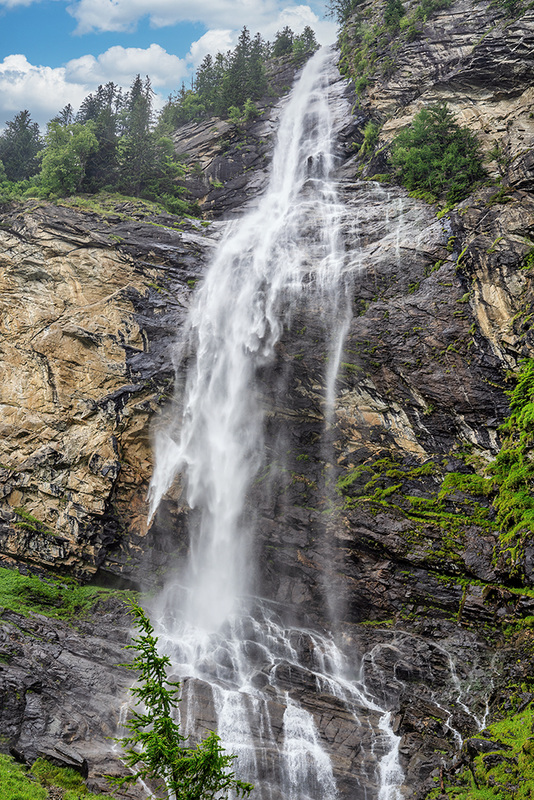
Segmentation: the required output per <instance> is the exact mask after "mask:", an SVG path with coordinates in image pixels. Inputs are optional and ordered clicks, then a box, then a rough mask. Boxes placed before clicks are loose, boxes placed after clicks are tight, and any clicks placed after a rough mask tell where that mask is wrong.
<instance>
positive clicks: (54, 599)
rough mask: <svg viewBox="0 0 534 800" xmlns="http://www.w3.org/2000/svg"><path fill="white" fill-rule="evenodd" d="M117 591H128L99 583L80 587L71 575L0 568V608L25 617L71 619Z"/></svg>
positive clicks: (118, 592)
mask: <svg viewBox="0 0 534 800" xmlns="http://www.w3.org/2000/svg"><path fill="white" fill-rule="evenodd" d="M117 594H121V595H126V594H127V593H125V592H120V591H119V590H116V589H103V588H100V587H98V586H80V585H79V584H78V583H76V582H75V581H73V580H72V579H70V578H65V579H58V578H54V577H49V576H47V577H46V579H44V578H39V577H36V576H35V575H21V574H20V573H19V572H17V571H16V570H12V569H3V568H0V607H3V608H4V609H8V610H10V611H15V612H16V613H17V614H23V615H24V616H30V615H31V614H43V615H45V616H47V617H54V618H56V619H66V620H70V619H74V618H77V617H80V616H83V615H84V614H86V613H88V612H89V611H90V610H91V608H93V606H94V605H95V603H96V602H97V601H98V600H105V599H106V598H108V597H110V596H112V595H117Z"/></svg>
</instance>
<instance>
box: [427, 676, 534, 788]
mask: <svg viewBox="0 0 534 800" xmlns="http://www.w3.org/2000/svg"><path fill="white" fill-rule="evenodd" d="M533 688H534V687H533V686H532V683H531V682H529V683H525V684H522V685H520V686H515V687H509V688H508V692H510V694H509V696H508V699H507V701H506V703H505V705H506V710H505V709H504V708H503V707H501V708H500V709H498V710H497V711H496V713H495V717H496V721H495V722H493V723H492V724H490V725H488V726H487V727H486V728H485V729H484V730H483V731H481V733H480V734H478V735H477V736H476V737H475V738H474V739H471V740H469V741H468V742H467V743H466V744H465V745H464V748H463V752H462V755H463V766H461V767H460V769H458V770H457V771H456V772H455V773H453V772H452V771H449V772H447V773H445V774H444V776H442V782H443V785H442V787H440V788H436V789H433V790H432V791H431V792H430V793H429V794H428V795H427V800H437V798H443V797H450V798H456V800H530V798H531V797H532V786H533V785H534V735H533V728H534V707H533V703H532V697H533V695H532V690H533ZM477 740H480V746H479V748H477V745H476V742H477ZM477 749H480V752H479V753H478V754H477Z"/></svg>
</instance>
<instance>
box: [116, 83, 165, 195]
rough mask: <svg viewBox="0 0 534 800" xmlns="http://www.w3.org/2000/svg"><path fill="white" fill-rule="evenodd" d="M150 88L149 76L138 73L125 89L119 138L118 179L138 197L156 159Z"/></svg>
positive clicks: (124, 188) (124, 187)
mask: <svg viewBox="0 0 534 800" xmlns="http://www.w3.org/2000/svg"><path fill="white" fill-rule="evenodd" d="M153 94H154V93H153V91H152V87H151V85H150V79H149V78H148V76H147V77H146V80H145V82H144V83H143V81H142V80H141V76H140V75H137V76H136V77H135V79H134V82H133V83H132V86H131V88H130V91H129V92H128V95H127V98H126V103H125V106H126V108H125V113H124V118H123V131H124V133H123V136H122V137H121V139H120V141H119V160H120V182H121V186H122V188H123V190H124V191H126V192H127V193H129V194H134V195H136V196H139V195H140V193H141V191H142V188H143V186H144V184H145V183H146V181H147V180H148V178H149V177H150V174H151V172H152V171H153V168H154V163H155V160H156V152H155V146H156V143H155V137H154V135H153V133H152V131H151V123H152V98H153Z"/></svg>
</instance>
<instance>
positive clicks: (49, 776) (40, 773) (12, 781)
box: [0, 754, 113, 800]
mask: <svg viewBox="0 0 534 800" xmlns="http://www.w3.org/2000/svg"><path fill="white" fill-rule="evenodd" d="M50 788H59V789H62V790H63V800H81V798H91V800H113V797H112V796H111V795H109V794H106V795H102V794H99V795H95V794H92V793H91V792H90V791H89V789H88V788H87V786H86V784H85V781H84V780H83V778H82V777H81V775H79V774H78V773H77V772H75V770H73V769H62V768H61V767H56V766H54V765H53V764H50V763H49V762H48V761H45V760H44V759H42V758H39V759H37V761H36V762H35V763H34V764H33V766H32V767H31V769H30V770H28V769H27V768H26V767H24V766H22V765H21V764H17V763H16V762H15V761H14V760H13V759H12V758H10V757H9V756H6V755H1V754H0V798H1V800H48V798H49V796H50V795H49V793H48V789H50Z"/></svg>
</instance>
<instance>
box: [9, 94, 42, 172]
mask: <svg viewBox="0 0 534 800" xmlns="http://www.w3.org/2000/svg"><path fill="white" fill-rule="evenodd" d="M42 148H43V141H42V139H41V134H40V132H39V126H38V124H37V123H36V122H32V120H31V117H30V112H29V111H27V110H24V111H19V113H18V114H16V115H15V117H14V118H13V119H12V120H11V121H10V122H6V129H5V131H4V132H3V133H2V134H1V135H0V161H2V163H3V165H4V169H5V175H6V177H7V179H8V180H10V181H22V180H25V179H27V178H30V177H31V176H32V175H35V174H36V173H37V172H38V171H39V159H38V153H39V151H40V150H42Z"/></svg>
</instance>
